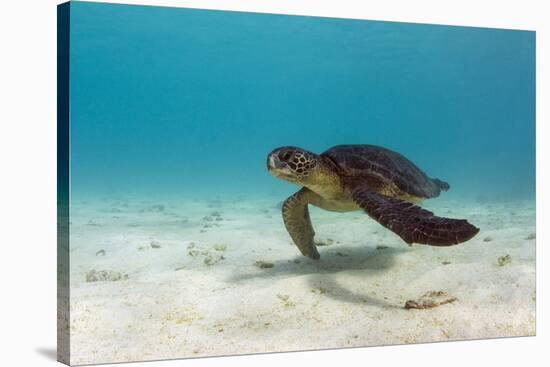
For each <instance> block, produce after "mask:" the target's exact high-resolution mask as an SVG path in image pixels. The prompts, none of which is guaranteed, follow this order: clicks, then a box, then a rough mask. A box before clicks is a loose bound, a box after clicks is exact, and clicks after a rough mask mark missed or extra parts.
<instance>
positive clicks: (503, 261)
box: [497, 255, 512, 266]
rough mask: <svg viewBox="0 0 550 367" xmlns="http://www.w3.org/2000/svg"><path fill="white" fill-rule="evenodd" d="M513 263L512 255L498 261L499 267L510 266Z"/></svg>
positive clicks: (500, 257)
mask: <svg viewBox="0 0 550 367" xmlns="http://www.w3.org/2000/svg"><path fill="white" fill-rule="evenodd" d="M511 262H512V256H510V255H504V256H499V258H498V259H497V263H498V266H504V265H508V264H510V263H511Z"/></svg>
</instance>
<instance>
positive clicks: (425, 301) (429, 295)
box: [405, 291, 457, 310]
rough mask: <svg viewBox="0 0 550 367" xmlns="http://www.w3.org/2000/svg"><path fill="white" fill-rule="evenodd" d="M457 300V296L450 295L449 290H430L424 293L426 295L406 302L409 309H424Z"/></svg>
mask: <svg viewBox="0 0 550 367" xmlns="http://www.w3.org/2000/svg"><path fill="white" fill-rule="evenodd" d="M456 300H457V298H456V297H453V296H450V295H449V294H447V292H443V291H429V292H426V293H424V295H422V297H420V298H418V299H412V300H408V301H407V302H405V308H406V309H407V310H410V309H411V308H415V309H419V310H423V309H426V308H434V307H437V306H441V305H444V304H446V303H452V302H454V301H456Z"/></svg>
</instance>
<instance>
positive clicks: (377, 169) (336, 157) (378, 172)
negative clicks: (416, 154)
mask: <svg viewBox="0 0 550 367" xmlns="http://www.w3.org/2000/svg"><path fill="white" fill-rule="evenodd" d="M321 157H324V158H325V159H327V160H329V161H330V162H332V163H333V164H334V165H335V168H336V169H337V171H338V174H339V175H340V176H344V177H345V178H347V179H353V180H354V181H356V180H360V181H361V180H365V182H366V183H367V184H369V183H370V182H372V180H373V179H375V180H378V182H382V183H383V184H391V183H393V184H394V185H395V186H397V188H398V189H399V190H401V191H402V192H404V193H406V194H408V195H411V196H415V197H418V198H432V197H436V196H438V195H439V194H440V192H441V188H442V185H446V188H448V185H447V184H445V183H444V182H441V181H439V180H433V179H431V178H430V177H428V176H427V175H426V174H425V173H424V172H423V171H422V170H421V169H420V168H418V167H417V166H416V165H415V164H414V163H412V162H411V161H410V160H408V159H407V158H405V157H404V156H403V155H401V154H399V153H397V152H394V151H391V150H389V149H386V148H382V147H379V146H375V145H338V146H335V147H332V148H330V149H329V150H327V151H325V152H323V153H322V154H321Z"/></svg>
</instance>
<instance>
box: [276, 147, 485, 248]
mask: <svg viewBox="0 0 550 367" xmlns="http://www.w3.org/2000/svg"><path fill="white" fill-rule="evenodd" d="M267 169H268V170H269V172H270V173H271V174H272V175H273V176H275V177H278V178H280V179H283V180H286V181H289V182H292V183H294V184H296V185H299V186H302V188H301V189H300V190H299V191H298V192H296V193H295V194H294V195H292V196H290V197H289V198H288V199H286V201H285V202H284V203H283V206H282V211H283V220H284V223H285V226H286V229H287V230H288V233H289V234H290V237H291V238H292V240H293V241H294V243H295V244H296V245H297V246H298V248H299V249H300V251H301V253H302V254H303V255H305V256H308V257H310V258H312V259H319V257H320V256H319V252H318V251H317V248H316V247H315V243H314V242H313V237H314V235H315V232H314V231H313V227H312V226H311V220H310V217H309V211H308V204H312V205H315V206H317V207H319V208H322V209H325V210H330V211H336V212H348V211H353V210H364V211H365V212H366V213H367V214H368V215H369V216H370V217H371V218H373V219H374V220H376V221H377V222H378V223H380V224H382V225H383V226H384V227H386V228H388V229H389V230H391V231H393V232H395V233H396V234H397V235H399V237H401V238H402V239H403V241H405V242H406V243H407V244H409V245H411V244H413V243H420V244H426V245H432V246H450V245H456V244H459V243H461V242H464V241H467V240H469V239H471V238H472V237H474V236H475V235H476V234H477V233H478V232H479V228H476V227H475V226H473V225H471V224H470V223H468V221H466V220H464V219H451V218H443V217H437V216H435V215H434V214H433V213H432V212H430V211H428V210H426V209H422V208H421V207H420V206H417V205H415V204H417V203H419V202H420V201H422V200H423V199H427V198H434V197H437V196H439V193H440V192H441V191H442V190H443V191H447V190H449V184H448V183H446V182H443V181H441V180H439V179H437V178H429V177H428V176H427V175H426V174H425V173H424V172H422V171H421V170H420V169H419V168H418V167H417V166H416V165H415V164H414V163H412V162H411V161H409V160H408V159H407V158H405V157H404V156H402V155H401V154H399V153H397V152H394V151H391V150H389V149H386V148H382V147H378V146H374V145H338V146H335V147H333V148H330V149H329V150H327V151H325V152H323V153H322V154H320V155H317V154H314V153H312V152H309V151H307V150H304V149H301V148H297V147H293V146H286V147H281V148H277V149H275V150H273V151H272V152H271V153H270V154H269V155H268V157H267Z"/></svg>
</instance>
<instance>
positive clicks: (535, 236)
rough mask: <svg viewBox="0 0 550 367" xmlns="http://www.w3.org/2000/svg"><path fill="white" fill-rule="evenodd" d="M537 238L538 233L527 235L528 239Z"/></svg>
mask: <svg viewBox="0 0 550 367" xmlns="http://www.w3.org/2000/svg"><path fill="white" fill-rule="evenodd" d="M535 238H537V235H536V234H534V233H531V234H529V236H527V237H525V239H526V240H534V239H535Z"/></svg>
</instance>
